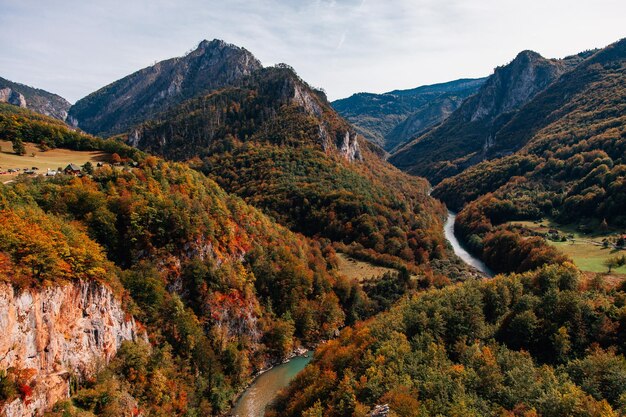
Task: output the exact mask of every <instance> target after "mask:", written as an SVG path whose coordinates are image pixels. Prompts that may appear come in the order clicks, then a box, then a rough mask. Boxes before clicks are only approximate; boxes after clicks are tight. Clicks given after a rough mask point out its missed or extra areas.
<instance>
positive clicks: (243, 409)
mask: <svg viewBox="0 0 626 417" xmlns="http://www.w3.org/2000/svg"><path fill="white" fill-rule="evenodd" d="M455 220H456V214H454V213H452V212H451V211H449V210H448V218H447V220H446V224H445V226H444V233H445V236H446V239H447V240H448V242H450V244H451V245H452V249H453V250H454V253H456V255H457V256H458V257H459V258H461V259H462V260H463V261H464V262H465V263H467V264H469V265H471V266H473V267H474V268H476V269H478V270H479V271H481V272H482V273H483V274H485V275H487V276H488V277H492V276H493V272H492V271H491V270H490V269H489V267H488V266H487V265H485V263H484V262H483V261H481V260H480V259H478V258H476V257H475V256H473V255H472V254H470V253H469V252H468V251H467V250H465V248H464V247H463V245H462V244H461V242H459V240H458V239H457V237H456V236H455V235H454V222H455ZM312 356H313V352H308V353H307V356H296V357H295V358H293V359H291V360H290V361H289V362H287V363H284V364H282V365H278V366H275V367H273V368H272V369H270V370H269V371H267V372H265V373H263V374H261V375H260V376H259V377H258V378H257V379H255V380H254V382H253V383H252V385H250V387H248V389H246V390H245V391H244V393H243V394H242V395H241V397H239V400H237V403H236V404H235V407H233V409H232V411H231V413H230V414H231V415H232V416H239V417H263V416H264V415H265V407H267V405H268V404H269V403H270V402H271V401H272V400H273V399H274V397H276V393H277V392H278V391H279V390H280V389H282V388H284V387H286V386H287V385H288V384H289V382H290V381H291V380H292V379H293V378H294V377H295V376H296V375H297V374H298V372H300V371H301V370H302V369H304V367H305V366H306V364H307V363H309V362H310V361H311V358H312Z"/></svg>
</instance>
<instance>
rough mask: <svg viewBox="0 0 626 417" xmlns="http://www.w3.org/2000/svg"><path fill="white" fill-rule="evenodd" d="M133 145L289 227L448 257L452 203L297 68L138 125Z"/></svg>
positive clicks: (367, 250) (398, 253)
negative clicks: (404, 169)
mask: <svg viewBox="0 0 626 417" xmlns="http://www.w3.org/2000/svg"><path fill="white" fill-rule="evenodd" d="M127 141H128V143H129V144H131V145H133V146H136V147H138V148H139V149H142V150H145V151H148V152H153V153H155V154H158V155H162V156H164V157H166V158H168V159H174V160H189V162H190V163H191V164H192V166H194V167H196V168H197V169H199V170H201V171H202V172H204V173H205V174H207V175H208V176H209V177H211V178H213V179H214V180H215V181H217V183H218V184H220V186H222V187H223V188H224V189H226V190H227V191H229V192H232V193H235V194H237V195H239V196H240V197H242V198H244V199H245V200H246V202H248V203H250V204H252V205H254V206H256V207H259V208H261V209H262V210H263V211H264V212H265V213H266V214H268V215H270V216H271V217H272V218H274V219H276V220H277V221H278V222H279V223H281V224H283V225H285V226H287V227H288V228H289V229H291V230H293V231H296V232H300V233H303V234H305V235H306V236H309V237H313V238H325V239H329V240H330V241H332V242H335V243H336V244H344V245H348V248H344V249H343V250H344V251H345V250H348V251H354V252H359V253H361V256H365V254H369V255H367V256H369V258H370V260H376V261H378V262H391V263H392V264H394V265H403V267H409V268H415V267H416V265H422V266H423V267H425V268H429V264H430V261H431V260H435V259H446V258H447V257H448V255H447V254H446V249H445V243H444V240H443V235H442V233H441V226H442V223H441V222H442V219H443V218H444V216H445V211H444V210H443V206H441V205H440V204H439V203H438V202H436V201H435V200H434V199H431V198H430V197H428V195H427V193H428V184H427V183H426V181H424V180H423V179H419V178H415V177H410V176H408V175H406V174H403V173H401V172H400V171H399V170H397V169H396V168H394V167H392V166H391V165H390V164H388V163H386V162H384V161H383V160H382V159H381V157H380V153H381V151H380V150H379V149H377V148H376V147H375V145H372V144H369V143H368V142H367V141H365V140H363V139H362V138H360V137H359V136H358V135H357V134H356V132H354V130H353V128H352V127H351V126H350V125H349V124H348V123H347V122H346V121H345V120H343V119H342V118H341V117H340V116H339V115H338V114H337V113H336V112H335V111H334V110H333V109H332V107H331V106H330V103H328V101H327V99H326V97H325V95H324V94H323V93H322V92H320V91H317V90H314V89H312V88H311V87H309V86H308V85H307V84H306V83H305V82H304V81H303V80H301V79H300V78H299V77H298V75H297V74H296V73H295V72H294V71H293V70H292V69H291V68H290V67H288V66H285V65H279V66H277V67H272V68H264V69H262V70H258V71H256V72H255V73H254V74H252V75H250V76H248V77H246V78H245V79H244V80H243V81H242V82H241V83H240V85H239V86H237V87H229V88H224V89H222V90H220V91H217V92H214V93H210V94H208V95H206V96H202V97H198V98H195V99H192V100H189V101H187V102H185V103H183V104H181V105H180V106H178V107H175V108H173V109H171V110H169V111H167V112H165V113H162V114H161V115H159V117H158V118H157V119H155V120H152V121H148V122H146V123H144V124H143V125H140V126H138V127H136V128H134V129H133V130H132V131H131V132H130V133H129V135H128V137H127Z"/></svg>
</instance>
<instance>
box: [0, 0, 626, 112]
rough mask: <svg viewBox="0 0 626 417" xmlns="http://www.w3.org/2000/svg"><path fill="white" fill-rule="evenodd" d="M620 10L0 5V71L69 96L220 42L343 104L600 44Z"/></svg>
mask: <svg viewBox="0 0 626 417" xmlns="http://www.w3.org/2000/svg"><path fill="white" fill-rule="evenodd" d="M624 15H626V3H624V2H622V1H617V0H595V1H591V0H580V1H577V2H576V4H572V2H569V1H566V0H553V1H550V2H546V1H544V0H527V1H525V2H519V1H513V0H387V1H376V0H229V1H227V2H225V1H221V0H220V1H217V0H179V1H175V0H133V1H128V0H106V1H105V0H91V1H83V0H19V1H18V0H0V50H2V51H3V53H2V54H1V55H0V68H2V73H1V74H0V75H1V76H3V77H6V78H9V79H13V80H15V81H18V82H24V83H27V84H31V85H34V86H37V87H40V88H45V89H48V90H50V91H53V92H57V93H59V94H61V95H63V96H65V97H67V98H68V99H70V100H76V99H78V98H80V97H82V96H84V95H86V94H88V93H89V92H92V91H94V90H96V89H97V88H100V87H102V86H104V85H106V84H108V83H110V82H112V81H114V80H116V79H118V78H121V77H123V76H125V75H127V74H129V73H131V72H133V71H135V70H138V69H140V68H143V67H145V66H148V65H151V64H152V63H154V62H155V61H158V60H162V59H166V58H169V57H173V56H180V55H182V54H184V53H185V52H187V51H188V50H190V49H192V48H193V47H195V46H196V45H197V43H198V42H199V41H200V40H202V39H212V38H220V39H224V40H226V41H228V42H231V43H234V44H237V45H241V46H244V47H245V48H247V49H248V50H250V51H251V52H253V53H254V54H255V55H256V56H257V57H258V58H259V59H260V60H261V61H262V62H263V63H264V64H265V65H271V64H274V63H278V62H286V63H288V64H290V65H292V66H293V67H294V68H296V70H297V71H298V72H299V73H300V75H301V76H302V77H303V78H304V79H305V80H307V81H309V82H310V83H311V84H313V85H316V86H320V87H324V88H325V89H326V90H327V91H328V93H329V96H330V97H332V98H339V97H342V96H346V95H349V94H351V93H353V92H356V91H374V92H382V91H388V90H392V89H396V88H410V87H414V86H417V85H420V84H426V83H432V82H440V81H447V80H450V79H454V78H459V77H464V76H482V75H487V74H488V73H490V72H491V70H492V68H493V67H495V66H497V65H500V64H503V63H506V62H507V61H509V60H510V59H511V58H513V57H514V56H515V55H516V53H517V52H518V51H520V50H522V49H535V50H537V51H538V52H540V53H542V54H544V55H546V56H551V57H561V56H564V55H567V54H571V53H575V52H577V51H579V50H584V49H589V48H593V47H602V46H604V45H606V44H608V43H610V42H613V41H615V40H617V39H619V38H620V37H623V36H625V34H624V33H623V29H622V27H623V22H622V19H621V17H622V16H624Z"/></svg>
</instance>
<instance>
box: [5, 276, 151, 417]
mask: <svg viewBox="0 0 626 417" xmlns="http://www.w3.org/2000/svg"><path fill="white" fill-rule="evenodd" d="M0 334H2V337H1V338H0V369H9V368H16V369H20V370H30V371H31V372H30V373H31V374H32V377H31V379H30V381H28V384H29V386H30V387H31V388H32V390H33V394H32V396H31V397H29V398H28V401H22V400H21V399H19V398H18V399H16V400H14V401H13V402H11V403H9V404H6V405H5V406H4V408H3V409H2V415H3V416H7V417H20V416H31V415H42V414H43V412H44V411H45V410H47V409H49V408H50V407H51V406H52V405H54V403H56V402H57V401H59V400H61V399H64V398H67V397H68V395H69V379H70V377H71V376H75V377H78V378H85V377H87V376H91V375H93V374H94V372H95V371H96V369H97V368H98V367H99V366H102V365H104V364H106V363H107V362H108V361H109V360H110V359H111V358H112V357H113V355H114V354H115V353H116V352H117V350H118V349H119V347H120V345H121V343H122V342H123V341H125V340H135V339H137V338H138V337H140V335H139V330H138V327H137V325H136V323H135V321H134V319H133V318H132V317H129V316H128V315H127V314H126V313H125V312H124V310H123V309H122V306H121V304H120V302H119V301H118V300H116V299H115V297H114V295H113V294H112V293H111V291H110V290H109V289H108V288H106V287H104V286H103V285H101V284H99V283H96V282H76V283H72V284H66V285H61V286H53V287H48V288H43V289H40V290H34V289H26V290H23V291H20V292H16V291H15V290H14V289H13V287H12V286H10V285H7V284H0Z"/></svg>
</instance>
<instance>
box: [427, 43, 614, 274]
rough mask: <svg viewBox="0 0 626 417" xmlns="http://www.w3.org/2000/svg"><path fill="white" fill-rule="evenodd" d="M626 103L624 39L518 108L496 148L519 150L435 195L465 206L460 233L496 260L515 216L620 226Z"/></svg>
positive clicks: (470, 171)
mask: <svg viewBox="0 0 626 417" xmlns="http://www.w3.org/2000/svg"><path fill="white" fill-rule="evenodd" d="M625 103H626V39H624V40H621V41H619V42H617V43H615V44H612V45H610V46H608V47H606V48H604V49H602V50H600V51H598V52H596V53H595V54H593V55H592V56H591V57H589V58H587V59H586V60H585V61H583V62H582V63H581V64H579V65H578V66H577V67H576V68H575V69H574V70H572V71H570V72H568V73H566V74H564V75H563V76H562V77H561V78H560V79H559V80H557V81H556V82H554V83H553V84H552V85H550V86H549V87H548V88H547V89H546V90H545V91H544V92H542V93H541V94H539V95H537V96H536V97H535V98H534V99H533V100H532V101H531V102H529V103H528V104H527V105H526V106H524V107H523V108H522V109H521V110H519V112H517V113H516V115H515V116H514V117H513V118H512V119H511V121H510V122H509V123H508V124H507V125H506V126H505V127H504V128H503V129H501V130H500V132H499V133H498V136H497V137H496V138H497V141H496V143H495V144H494V147H495V148H496V149H512V148H513V149H514V147H515V146H518V145H519V144H523V146H522V147H521V149H519V150H518V151H517V152H515V153H513V154H511V155H508V156H505V157H501V158H497V159H493V160H489V161H484V162H482V163H480V164H478V165H475V166H473V167H470V168H468V169H466V170H465V171H463V172H462V173H460V174H458V175H457V176H454V177H452V178H449V179H446V180H444V181H442V182H441V183H440V184H439V185H437V187H435V189H434V190H433V195H435V196H437V197H439V198H441V199H442V200H444V201H445V202H446V204H448V206H449V207H451V208H453V209H456V210H461V209H462V211H461V212H460V213H459V215H458V217H457V231H458V232H459V234H460V235H461V236H463V237H464V238H465V239H466V241H468V242H469V241H471V242H473V243H472V244H471V245H470V246H471V247H472V248H473V249H474V251H475V252H476V253H478V254H480V255H482V256H483V257H485V258H492V263H493V262H501V260H500V261H498V260H497V256H493V255H494V254H495V253H494V251H492V250H491V249H494V250H495V249H496V245H495V243H496V238H498V237H503V236H504V235H505V233H508V232H509V231H508V230H504V229H505V226H506V223H507V222H508V221H510V220H536V219H540V218H544V217H547V218H549V219H551V220H552V221H554V222H555V223H556V224H561V225H562V224H570V225H572V227H574V228H582V230H586V229H589V228H591V227H595V226H597V225H599V224H602V222H605V223H607V227H608V226H610V227H613V228H622V227H624V226H625V225H626V217H625V216H624V213H623V207H624V204H626V189H625V187H624V184H625V183H626V160H625V158H624V155H626V107H625V106H626V105H625ZM506 237H507V239H509V240H510V239H512V238H513V237H512V236H511V235H509V234H507V235H506ZM498 243H499V246H500V247H503V246H504V245H503V242H502V241H501V240H500V241H499V242H498ZM500 258H501V259H502V257H500Z"/></svg>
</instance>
